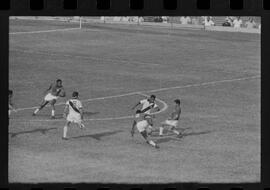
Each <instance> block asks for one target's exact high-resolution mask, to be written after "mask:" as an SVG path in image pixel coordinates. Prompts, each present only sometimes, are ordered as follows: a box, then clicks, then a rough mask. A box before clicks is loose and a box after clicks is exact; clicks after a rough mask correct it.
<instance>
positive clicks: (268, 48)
mask: <svg viewBox="0 0 270 190" xmlns="http://www.w3.org/2000/svg"><path fill="white" fill-rule="evenodd" d="M44 1H45V3H44V9H43V10H38V11H37V10H31V9H30V5H29V0H10V9H9V10H0V72H1V74H0V83H1V89H2V90H3V92H4V93H3V92H2V93H1V99H0V101H1V105H5V106H7V102H8V97H7V95H6V94H5V93H6V92H7V90H8V57H9V35H8V32H9V16H27V15H28V16H72V15H80V16H113V15H120V16H125V15H127V16H132V15H134V16H137V15H138V16H144V15H147V16H160V15H168V16H180V15H193V16H201V15H212V16H224V15H230V16H231V15H232V16H261V22H262V32H261V71H262V72H261V182H260V183H243V184H242V183H241V184H196V183H176V184H149V185H146V184H130V185H125V184H57V183H55V184H35V185H34V184H8V114H7V111H6V109H1V110H0V112H1V115H0V118H1V122H0V125H1V129H0V131H1V133H0V189H1V188H9V189H31V188H42V189H52V188H53V189H64V188H67V187H72V188H75V189H99V188H105V189H115V190H116V189H117V190H118V189H132V188H141V189H157V190H158V189H166V188H173V189H180V190H184V189H199V188H201V187H204V188H205V187H206V188H208V189H211V190H219V189H224V190H225V189H226V190H227V189H228V190H229V189H231V188H240V189H244V190H246V189H247V190H253V189H254V190H263V189H266V188H270V180H269V179H270V175H269V173H270V148H269V147H268V146H267V145H269V144H270V130H269V127H270V117H269V116H270V113H269V111H268V105H269V97H270V96H269V94H270V93H269V91H268V89H267V87H268V85H269V77H268V70H267V65H268V64H269V63H270V10H264V9H263V0H244V8H243V9H242V10H231V9H230V7H229V0H211V7H210V9H207V10H198V9H196V3H197V1H196V0H177V8H176V9H175V10H166V9H163V0H144V9H142V10H130V9H129V0H111V7H110V9H109V10H98V9H97V8H96V0H78V8H77V9H75V10H64V9H63V7H62V6H63V5H62V1H63V0H44ZM0 3H2V1H0ZM267 63H268V64H267ZM5 106H4V107H5Z"/></svg>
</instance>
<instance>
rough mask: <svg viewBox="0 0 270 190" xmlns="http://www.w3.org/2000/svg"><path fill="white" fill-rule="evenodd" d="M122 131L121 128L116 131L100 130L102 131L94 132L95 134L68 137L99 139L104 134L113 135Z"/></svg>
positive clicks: (104, 135)
mask: <svg viewBox="0 0 270 190" xmlns="http://www.w3.org/2000/svg"><path fill="white" fill-rule="evenodd" d="M120 132H122V130H117V131H106V132H102V133H96V134H91V135H82V136H77V137H70V139H79V138H89V137H90V138H93V139H96V140H98V141H100V140H101V137H106V136H110V135H114V134H117V133H120Z"/></svg>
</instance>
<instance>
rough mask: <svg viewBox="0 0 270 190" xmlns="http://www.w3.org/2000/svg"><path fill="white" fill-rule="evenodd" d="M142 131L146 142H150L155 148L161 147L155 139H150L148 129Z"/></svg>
mask: <svg viewBox="0 0 270 190" xmlns="http://www.w3.org/2000/svg"><path fill="white" fill-rule="evenodd" d="M140 133H141V135H142V137H143V138H144V139H145V140H146V143H147V144H150V145H152V146H153V147H155V148H159V146H158V145H157V144H156V143H155V142H154V141H152V140H149V139H148V135H147V131H146V130H144V131H142V132H140Z"/></svg>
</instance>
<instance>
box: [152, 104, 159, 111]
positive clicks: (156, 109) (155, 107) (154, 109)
mask: <svg viewBox="0 0 270 190" xmlns="http://www.w3.org/2000/svg"><path fill="white" fill-rule="evenodd" d="M152 110H153V111H154V113H155V112H158V111H160V108H159V107H158V105H157V104H154V106H153V109H152Z"/></svg>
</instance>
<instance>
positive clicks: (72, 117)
mask: <svg viewBox="0 0 270 190" xmlns="http://www.w3.org/2000/svg"><path fill="white" fill-rule="evenodd" d="M63 116H64V118H66V120H67V121H66V125H65V126H64V128H63V137H62V139H63V140H67V139H68V138H67V130H68V127H70V124H71V123H75V124H77V125H78V126H79V127H80V128H81V129H83V128H85V126H84V124H82V119H83V110H82V103H81V101H80V100H79V93H78V92H73V93H72V99H70V100H68V101H67V102H66V107H65V110H64V114H63Z"/></svg>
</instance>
